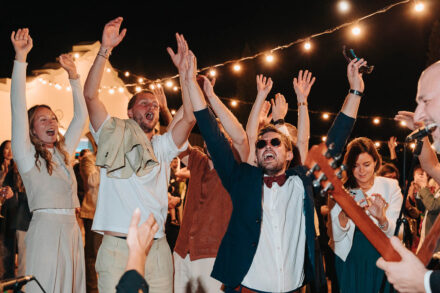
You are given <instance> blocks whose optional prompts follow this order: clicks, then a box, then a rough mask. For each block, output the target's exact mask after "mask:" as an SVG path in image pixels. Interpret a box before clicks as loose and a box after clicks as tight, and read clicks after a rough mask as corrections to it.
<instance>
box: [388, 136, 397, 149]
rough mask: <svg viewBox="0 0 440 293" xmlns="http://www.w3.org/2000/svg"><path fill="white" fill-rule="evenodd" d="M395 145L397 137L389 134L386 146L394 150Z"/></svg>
mask: <svg viewBox="0 0 440 293" xmlns="http://www.w3.org/2000/svg"><path fill="white" fill-rule="evenodd" d="M396 146H397V137H395V136H391V137H390V139H389V140H388V148H389V149H390V152H391V150H395V149H396Z"/></svg>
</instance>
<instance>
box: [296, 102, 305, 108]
mask: <svg viewBox="0 0 440 293" xmlns="http://www.w3.org/2000/svg"><path fill="white" fill-rule="evenodd" d="M299 106H306V107H307V102H299V103H298V107H299Z"/></svg>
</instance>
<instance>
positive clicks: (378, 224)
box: [377, 221, 388, 230]
mask: <svg viewBox="0 0 440 293" xmlns="http://www.w3.org/2000/svg"><path fill="white" fill-rule="evenodd" d="M377 226H379V228H380V230H383V228H385V227H386V226H388V221H387V222H386V223H385V224H383V225H381V224H380V223H379V222H377Z"/></svg>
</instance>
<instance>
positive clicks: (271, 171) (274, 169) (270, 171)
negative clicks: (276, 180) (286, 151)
mask: <svg viewBox="0 0 440 293" xmlns="http://www.w3.org/2000/svg"><path fill="white" fill-rule="evenodd" d="M258 167H260V168H261V169H263V173H264V174H266V175H269V176H273V175H276V174H278V173H279V172H280V171H281V170H283V168H284V164H283V163H282V162H277V164H276V165H275V166H273V165H272V166H264V165H263V164H262V163H260V162H258Z"/></svg>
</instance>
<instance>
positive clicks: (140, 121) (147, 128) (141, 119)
mask: <svg viewBox="0 0 440 293" xmlns="http://www.w3.org/2000/svg"><path fill="white" fill-rule="evenodd" d="M144 118H145V117H144V116H143V115H141V114H135V115H134V117H133V120H134V121H136V123H137V124H138V125H139V126H140V128H141V129H142V130H143V131H144V132H145V133H150V132H152V131H153V130H154V126H156V123H157V121H156V123H153V124H152V125H148V124H147V123H145V122H144Z"/></svg>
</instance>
